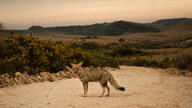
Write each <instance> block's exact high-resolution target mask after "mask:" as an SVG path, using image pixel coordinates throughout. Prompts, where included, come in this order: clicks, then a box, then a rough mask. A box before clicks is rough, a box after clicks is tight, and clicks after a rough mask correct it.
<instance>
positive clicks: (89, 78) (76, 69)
mask: <svg viewBox="0 0 192 108" xmlns="http://www.w3.org/2000/svg"><path fill="white" fill-rule="evenodd" d="M82 64H83V62H81V63H79V64H73V63H72V64H71V65H72V69H71V71H72V72H73V73H75V74H76V76H77V77H78V78H79V79H80V81H81V82H82V83H83V89H84V95H83V96H85V97H86V96H87V93H88V83H89V82H99V83H100V85H101V87H102V88H103V92H102V93H101V95H100V96H101V97H102V96H103V95H104V93H105V88H106V89H107V92H108V94H107V95H106V96H109V95H110V88H109V87H108V85H107V82H108V81H109V82H110V84H111V85H112V86H113V87H114V88H116V89H118V90H121V91H124V90H125V88H124V87H121V86H120V85H119V84H118V83H117V82H116V81H115V79H114V78H113V76H112V75H111V74H110V73H109V72H108V71H107V70H104V69H98V68H90V69H83V68H82Z"/></svg>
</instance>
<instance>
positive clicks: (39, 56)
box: [0, 30, 192, 74]
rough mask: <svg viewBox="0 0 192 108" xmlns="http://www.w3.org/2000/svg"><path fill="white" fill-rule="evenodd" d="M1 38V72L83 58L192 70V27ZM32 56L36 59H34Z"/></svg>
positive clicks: (51, 67) (55, 67)
mask: <svg viewBox="0 0 192 108" xmlns="http://www.w3.org/2000/svg"><path fill="white" fill-rule="evenodd" d="M26 36H28V37H26ZM33 37H36V38H33ZM0 38H1V41H2V42H1V47H2V48H1V50H0V51H1V55H2V56H1V58H0V59H1V61H2V62H1V65H0V66H1V67H2V69H4V70H1V72H0V73H6V71H7V72H11V71H12V72H16V71H21V72H24V71H30V73H32V74H34V73H38V72H40V71H51V72H56V71H59V70H62V69H64V68H65V65H68V66H70V63H71V62H74V63H78V62H80V61H84V62H85V66H94V67H97V66H99V67H100V66H101V67H103V66H112V67H118V66H119V65H134V66H146V67H158V68H178V69H180V70H189V71H191V72H192V32H191V31H190V30H189V31H185V32H182V31H179V32H177V31H173V30H171V31H164V32H158V33H132V34H130V33H129V34H122V35H119V36H82V35H68V34H63V33H59V32H39V33H38V32H36V33H32V34H25V33H24V34H22V35H21V34H19V35H16V36H7V38H5V36H1V37H0ZM15 46H17V48H15ZM30 51H33V53H30ZM31 57H32V58H34V59H30V58H31ZM53 61H54V62H53ZM13 63H17V64H18V65H13ZM5 67H7V68H5ZM10 67H11V68H10ZM7 69H8V70H7Z"/></svg>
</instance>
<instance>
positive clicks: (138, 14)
mask: <svg viewBox="0 0 192 108" xmlns="http://www.w3.org/2000/svg"><path fill="white" fill-rule="evenodd" d="M180 17H188V18H192V0H0V22H1V23H3V24H4V26H5V27H6V29H28V28H29V27H30V26H32V25H40V26H44V27H50V26H67V25H86V24H93V23H103V22H112V21H117V20H126V21H132V22H140V23H148V22H152V21H155V20H159V19H165V18H166V19H167V18H180Z"/></svg>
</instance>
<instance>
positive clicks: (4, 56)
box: [0, 34, 118, 75]
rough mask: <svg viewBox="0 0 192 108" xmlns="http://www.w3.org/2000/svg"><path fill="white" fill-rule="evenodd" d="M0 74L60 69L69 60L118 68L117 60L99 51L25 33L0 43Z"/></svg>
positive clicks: (69, 61)
mask: <svg viewBox="0 0 192 108" xmlns="http://www.w3.org/2000/svg"><path fill="white" fill-rule="evenodd" d="M0 55H1V56H0V74H3V73H9V74H10V75H14V73H15V72H17V71H19V72H24V71H26V72H28V73H29V74H36V73H39V72H41V71H50V72H57V71H60V70H63V69H65V66H66V65H68V66H70V63H78V62H80V61H83V62H84V66H94V67H97V66H101V67H103V66H111V67H118V63H117V61H116V60H115V59H114V58H112V57H109V56H108V57H106V56H104V55H103V54H98V53H96V52H89V51H83V50H82V49H80V48H72V47H71V44H70V43H65V42H53V41H50V40H49V41H48V40H39V39H38V38H36V37H32V36H23V35H22V34H18V35H12V36H9V37H7V38H5V39H3V40H2V41H1V43H0Z"/></svg>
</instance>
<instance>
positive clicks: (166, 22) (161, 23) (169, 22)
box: [152, 18, 191, 30]
mask: <svg viewBox="0 0 192 108" xmlns="http://www.w3.org/2000/svg"><path fill="white" fill-rule="evenodd" d="M190 19H191V18H174V19H161V20H158V21H155V22H152V25H153V26H154V27H156V28H159V29H161V30H168V29H170V28H172V27H173V26H175V25H176V24H178V23H180V22H182V21H186V20H190Z"/></svg>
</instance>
